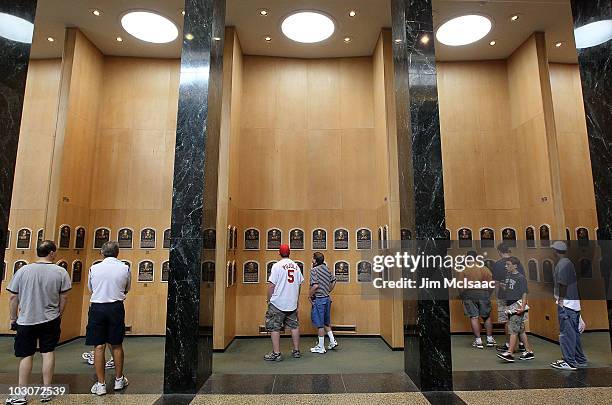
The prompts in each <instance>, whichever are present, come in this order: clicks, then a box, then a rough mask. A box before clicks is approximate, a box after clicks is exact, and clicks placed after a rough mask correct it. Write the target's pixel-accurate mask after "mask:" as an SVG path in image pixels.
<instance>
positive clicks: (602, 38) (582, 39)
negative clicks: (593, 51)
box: [574, 20, 612, 49]
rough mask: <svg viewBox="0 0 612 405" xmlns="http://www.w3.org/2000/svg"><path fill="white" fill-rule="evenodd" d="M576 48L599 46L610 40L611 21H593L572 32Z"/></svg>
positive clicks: (611, 32) (611, 36) (611, 33)
mask: <svg viewBox="0 0 612 405" xmlns="http://www.w3.org/2000/svg"><path fill="white" fill-rule="evenodd" d="M574 36H575V37H576V48H577V49H584V48H590V47H593V46H597V45H601V44H603V43H605V42H608V41H609V40H611V39H612V20H602V21H595V22H592V23H590V24H587V25H583V26H582V27H579V28H576V29H575V30H574Z"/></svg>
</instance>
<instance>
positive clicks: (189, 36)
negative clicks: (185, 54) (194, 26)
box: [185, 33, 194, 41]
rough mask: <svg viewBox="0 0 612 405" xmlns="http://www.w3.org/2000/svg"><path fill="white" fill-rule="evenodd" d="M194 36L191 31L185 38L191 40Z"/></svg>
mask: <svg viewBox="0 0 612 405" xmlns="http://www.w3.org/2000/svg"><path fill="white" fill-rule="evenodd" d="M193 38H194V37H193V34H191V33H189V34H186V35H185V39H186V40H187V41H191V40H192V39H193Z"/></svg>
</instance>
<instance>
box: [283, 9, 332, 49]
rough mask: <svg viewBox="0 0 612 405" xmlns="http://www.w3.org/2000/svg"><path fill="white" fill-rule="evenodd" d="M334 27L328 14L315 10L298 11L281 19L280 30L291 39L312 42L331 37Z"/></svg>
mask: <svg viewBox="0 0 612 405" xmlns="http://www.w3.org/2000/svg"><path fill="white" fill-rule="evenodd" d="M335 29H336V27H335V25H334V22H333V21H332V19H331V18H329V17H328V16H326V15H324V14H321V13H317V12H315V11H299V12H297V13H294V14H291V15H290V16H288V17H287V18H285V19H284V20H283V23H282V25H281V30H282V31H283V34H285V36H286V37H287V38H289V39H291V40H293V41H296V42H302V43H305V44H312V43H315V42H321V41H324V40H326V39H327V38H329V37H331V36H332V34H333V33H334V31H335Z"/></svg>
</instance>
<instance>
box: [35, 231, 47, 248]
mask: <svg viewBox="0 0 612 405" xmlns="http://www.w3.org/2000/svg"><path fill="white" fill-rule="evenodd" d="M44 240H45V230H44V229H39V230H38V233H37V234H36V247H38V246H40V244H41V243H42V242H43V241H44Z"/></svg>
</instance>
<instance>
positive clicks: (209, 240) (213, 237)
mask: <svg viewBox="0 0 612 405" xmlns="http://www.w3.org/2000/svg"><path fill="white" fill-rule="evenodd" d="M202 247H203V248H204V249H205V250H215V248H216V247H217V231H215V230H214V229H212V228H208V229H204V237H203V240H202Z"/></svg>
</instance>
